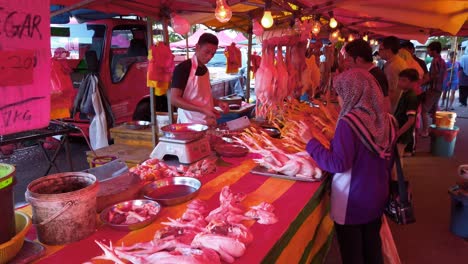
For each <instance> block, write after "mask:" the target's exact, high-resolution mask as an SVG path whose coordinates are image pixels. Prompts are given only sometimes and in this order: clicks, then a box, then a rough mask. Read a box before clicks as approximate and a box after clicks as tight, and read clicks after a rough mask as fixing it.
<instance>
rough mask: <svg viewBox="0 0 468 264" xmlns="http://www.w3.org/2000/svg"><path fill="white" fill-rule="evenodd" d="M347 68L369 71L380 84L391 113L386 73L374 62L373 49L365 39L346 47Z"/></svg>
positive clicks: (357, 40)
mask: <svg viewBox="0 0 468 264" xmlns="http://www.w3.org/2000/svg"><path fill="white" fill-rule="evenodd" d="M344 63H345V68H355V67H357V68H361V69H364V70H368V71H369V73H370V74H372V76H374V78H375V80H376V81H377V83H378V84H379V87H380V90H381V91H382V94H383V96H384V103H385V110H386V112H389V111H390V98H389V97H388V82H387V77H386V76H385V73H384V72H383V71H382V70H381V69H380V68H379V67H377V66H376V65H375V64H374V63H373V60H372V47H371V46H370V45H369V43H367V41H365V40H363V39H356V40H353V41H351V42H349V43H348V44H346V46H345V52H344Z"/></svg>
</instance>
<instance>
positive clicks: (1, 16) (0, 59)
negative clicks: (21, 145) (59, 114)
mask: <svg viewBox="0 0 468 264" xmlns="http://www.w3.org/2000/svg"><path fill="white" fill-rule="evenodd" d="M49 6H50V2H49V1H48V0H41V1H37V0H15V1H9V0H0V95H1V96H0V135H7V134H12V133H16V132H22V131H27V130H31V129H37V128H42V127H46V126H47V125H48V123H49V120H50V91H51V86H50V60H51V52H50V23H49V20H50V11H49Z"/></svg>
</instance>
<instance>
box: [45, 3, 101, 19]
mask: <svg viewBox="0 0 468 264" xmlns="http://www.w3.org/2000/svg"><path fill="white" fill-rule="evenodd" d="M95 1H96V0H84V1H81V2H79V3H76V4H74V5H69V6H67V7H64V8H61V9H59V10H57V11H54V12H52V13H50V17H54V16H58V15H60V14H63V13H66V12H68V11H72V10H75V9H78V8H80V7H84V6H86V5H89V4H92V3H93V2H95Z"/></svg>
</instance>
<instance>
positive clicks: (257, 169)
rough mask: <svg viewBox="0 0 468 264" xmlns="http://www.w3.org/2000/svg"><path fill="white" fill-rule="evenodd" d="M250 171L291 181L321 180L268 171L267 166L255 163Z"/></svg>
mask: <svg viewBox="0 0 468 264" xmlns="http://www.w3.org/2000/svg"><path fill="white" fill-rule="evenodd" d="M250 172H251V173H253V174H258V175H262V176H269V177H274V178H280V179H286V180H292V181H304V182H318V181H321V179H313V178H303V177H294V176H288V175H285V174H282V173H278V172H272V171H269V170H268V169H267V168H265V167H263V166H260V165H257V166H256V167H255V168H253V169H252V170H251V171H250ZM322 179H323V177H322Z"/></svg>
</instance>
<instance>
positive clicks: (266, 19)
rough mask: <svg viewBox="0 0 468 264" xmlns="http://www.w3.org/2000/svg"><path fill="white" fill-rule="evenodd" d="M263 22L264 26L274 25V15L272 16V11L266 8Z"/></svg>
mask: <svg viewBox="0 0 468 264" xmlns="http://www.w3.org/2000/svg"><path fill="white" fill-rule="evenodd" d="M261 22H262V26H263V27H264V28H271V26H273V17H272V16H271V11H266V10H265V12H264V13H263V17H262V21H261Z"/></svg>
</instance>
